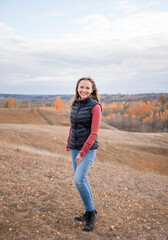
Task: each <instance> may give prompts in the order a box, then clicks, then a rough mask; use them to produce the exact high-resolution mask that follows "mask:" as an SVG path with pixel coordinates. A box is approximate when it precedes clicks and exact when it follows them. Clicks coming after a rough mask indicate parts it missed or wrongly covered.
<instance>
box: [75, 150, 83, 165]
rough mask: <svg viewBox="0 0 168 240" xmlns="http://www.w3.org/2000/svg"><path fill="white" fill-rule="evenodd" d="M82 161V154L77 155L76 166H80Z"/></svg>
mask: <svg viewBox="0 0 168 240" xmlns="http://www.w3.org/2000/svg"><path fill="white" fill-rule="evenodd" d="M81 161H82V157H81V155H80V153H79V154H78V155H77V157H76V164H77V166H78V165H79V163H80V162H81Z"/></svg>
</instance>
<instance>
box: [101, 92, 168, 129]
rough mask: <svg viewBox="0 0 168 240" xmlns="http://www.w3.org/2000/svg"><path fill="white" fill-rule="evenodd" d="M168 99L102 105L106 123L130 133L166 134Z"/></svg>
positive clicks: (167, 127) (167, 126)
mask: <svg viewBox="0 0 168 240" xmlns="http://www.w3.org/2000/svg"><path fill="white" fill-rule="evenodd" d="M167 100H168V99H165V98H163V97H162V98H160V100H158V101H147V102H143V101H138V102H114V103H110V104H105V103H103V104H102V108H103V116H104V117H105V120H106V121H107V123H109V124H111V125H113V126H115V127H117V128H119V129H125V130H130V131H142V132H160V131H165V132H168V101H167Z"/></svg>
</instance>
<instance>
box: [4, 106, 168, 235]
mask: <svg viewBox="0 0 168 240" xmlns="http://www.w3.org/2000/svg"><path fill="white" fill-rule="evenodd" d="M57 113H58V112H57ZM6 114H7V113H6ZM42 114H43V115H44V114H46V117H47V118H48V119H51V120H50V121H52V122H53V121H54V117H53V116H54V114H56V113H55V112H54V113H51V112H50V115H49V114H48V115H47V111H46V110H45V111H44V112H43V113H42ZM60 114H61V113H60V112H59V115H58V114H57V118H58V120H59V121H60V119H63V121H64V122H65V126H61V124H59V122H58V125H57V122H56V120H55V122H54V125H53V126H49V125H47V124H46V123H45V124H43V123H42V124H43V125H37V123H36V124H34V125H32V124H14V123H13V124H6V123H4V124H0V161H1V170H0V181H1V188H0V239H3V240H14V239H16V240H24V239H33V240H36V239H37V240H41V239H42V240H54V239H73V240H74V239H83V240H84V239H95V240H96V239H102V240H103V239H109V240H110V239H121V240H124V239H133V240H134V239H139V240H142V239H144V240H145V239H147V240H155V239H158V240H167V239H168V238H167V237H168V230H167V229H168V201H167V200H168V176H167V175H168V154H167V151H168V148H167V146H168V145H167V143H168V134H167V133H165V134H164V133H161V134H142V133H141V134H139V133H128V132H122V131H118V130H115V129H114V128H109V129H107V128H108V126H106V125H103V128H102V129H100V133H99V142H100V146H99V151H98V155H97V158H96V160H95V162H94V165H93V167H92V169H91V172H90V173H89V181H90V184H91V186H92V190H93V195H94V200H95V205H96V208H97V210H98V222H97V224H96V227H95V229H94V231H93V232H90V233H85V232H83V231H82V227H83V224H80V223H78V222H75V221H74V215H75V214H79V213H82V212H83V211H84V209H83V205H82V202H81V200H80V198H79V195H78V192H77V190H76V188H75V186H74V182H73V170H72V166H71V159H70V154H69V153H67V152H66V151H65V145H66V139H67V135H68V127H67V126H66V124H67V123H68V122H66V121H68V120H67V117H66V116H67V115H66V114H67V113H66V112H65V113H64V114H63V115H60ZM51 115H52V117H53V119H52V117H51ZM16 116H18V113H17V114H16ZM24 117H25V116H20V119H21V118H22V119H24ZM38 118H39V116H38ZM39 119H40V118H39ZM13 122H15V123H17V121H16V119H15V121H14V118H13ZM39 124H41V123H39ZM104 128H106V129H104Z"/></svg>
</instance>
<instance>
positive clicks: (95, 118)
mask: <svg viewBox="0 0 168 240" xmlns="http://www.w3.org/2000/svg"><path fill="white" fill-rule="evenodd" d="M91 114H92V124H91V132H90V135H89V137H88V138H87V140H86V142H85V143H84V145H83V147H82V149H81V150H80V152H79V153H80V156H81V157H84V156H85V155H86V153H87V152H88V151H89V149H90V148H91V146H92V145H93V143H94V141H95V140H96V138H97V135H98V131H99V127H100V122H101V107H100V105H99V104H97V105H96V106H94V108H93V109H92V112H91ZM70 135H71V126H70V129H69V136H68V140H67V146H66V148H67V149H68V144H69V139H70Z"/></svg>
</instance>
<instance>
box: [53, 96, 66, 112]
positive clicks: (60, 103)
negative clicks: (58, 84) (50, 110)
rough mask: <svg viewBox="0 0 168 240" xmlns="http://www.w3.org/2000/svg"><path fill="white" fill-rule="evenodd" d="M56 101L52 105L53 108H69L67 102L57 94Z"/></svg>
mask: <svg viewBox="0 0 168 240" xmlns="http://www.w3.org/2000/svg"><path fill="white" fill-rule="evenodd" d="M56 99H57V101H56V102H54V107H55V109H60V110H62V109H63V108H69V104H67V103H63V101H62V100H61V98H60V97H59V96H57V97H56Z"/></svg>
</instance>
